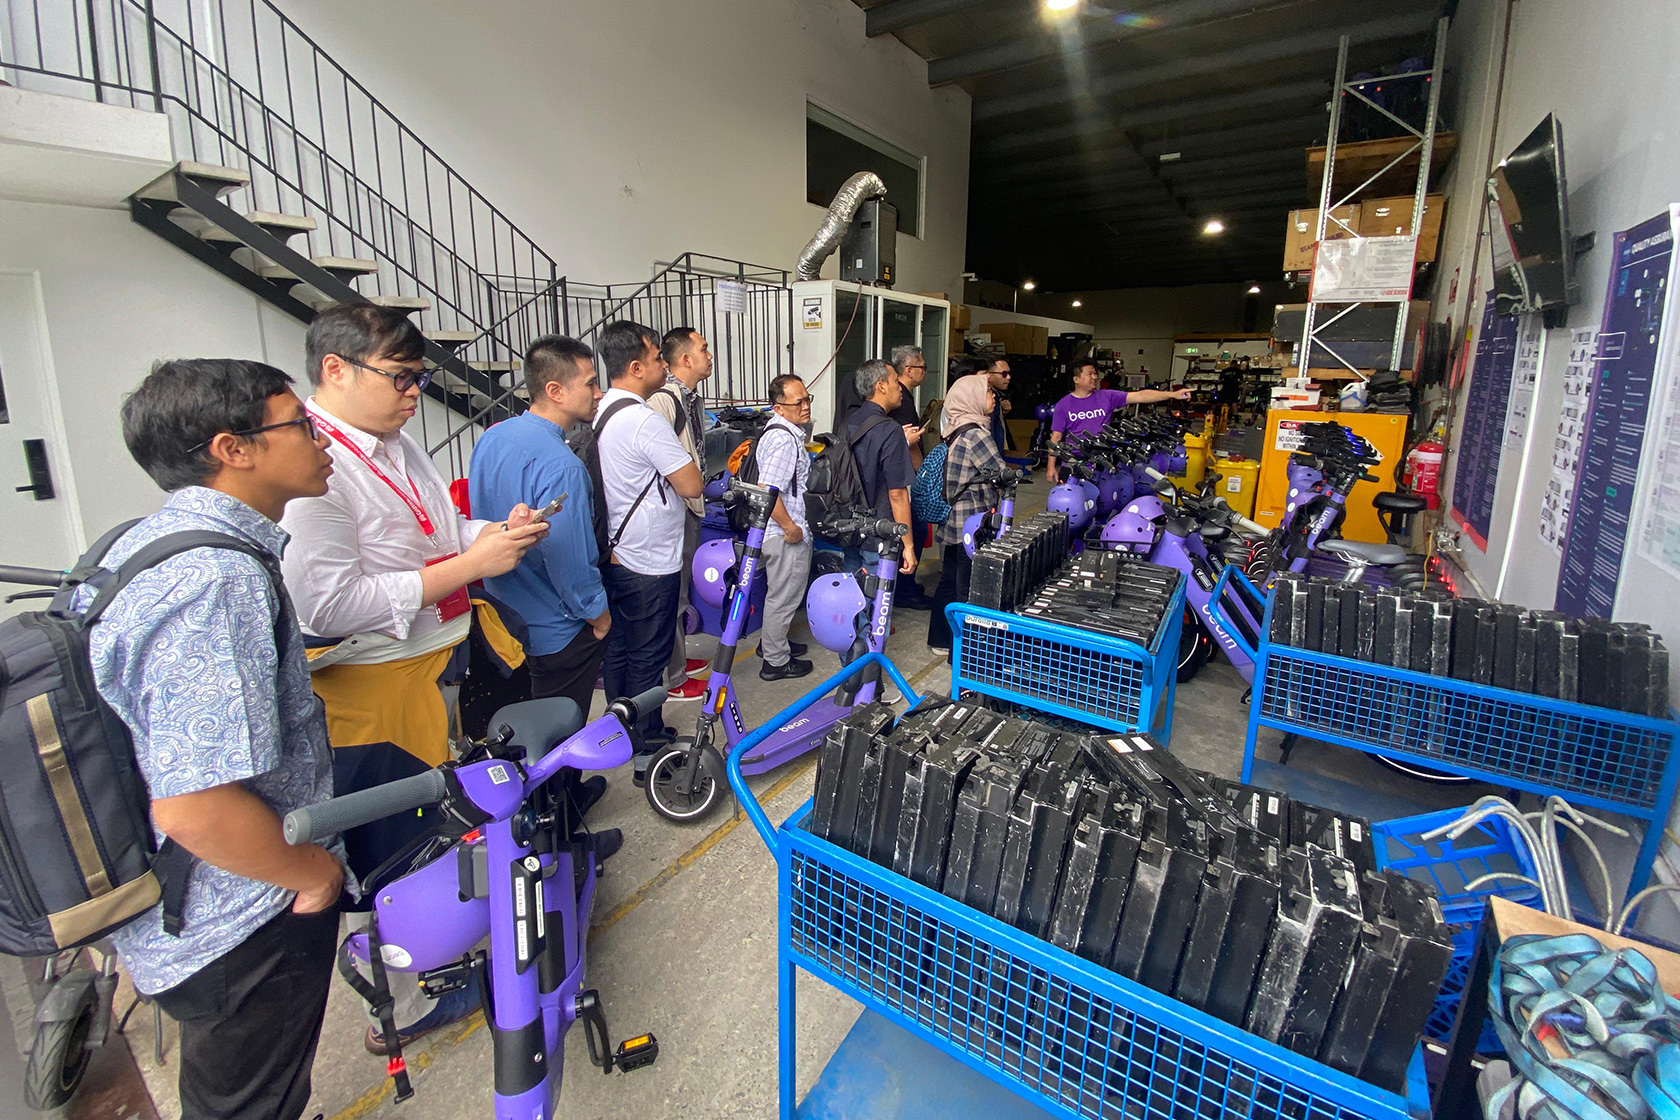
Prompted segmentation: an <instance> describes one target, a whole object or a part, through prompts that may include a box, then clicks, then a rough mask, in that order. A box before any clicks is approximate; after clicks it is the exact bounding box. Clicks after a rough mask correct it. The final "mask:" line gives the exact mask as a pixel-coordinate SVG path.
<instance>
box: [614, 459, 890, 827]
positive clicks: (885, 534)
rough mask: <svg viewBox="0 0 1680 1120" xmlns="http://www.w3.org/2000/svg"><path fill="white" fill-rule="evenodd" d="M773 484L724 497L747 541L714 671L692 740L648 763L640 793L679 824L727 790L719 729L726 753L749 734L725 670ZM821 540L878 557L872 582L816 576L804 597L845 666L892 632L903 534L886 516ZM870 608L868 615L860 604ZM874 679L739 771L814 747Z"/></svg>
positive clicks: (819, 709) (846, 524)
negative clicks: (738, 514)
mask: <svg viewBox="0 0 1680 1120" xmlns="http://www.w3.org/2000/svg"><path fill="white" fill-rule="evenodd" d="M776 493H777V491H776V488H775V487H773V486H757V485H753V484H750V483H744V482H738V481H736V480H733V479H731V480H730V483H729V492H728V493H727V494H725V495H724V501H725V502H727V503H729V504H731V505H734V504H737V503H741V502H745V503H747V508H748V513H749V526H748V529H747V537H746V541H745V545H744V547H743V549H742V551H741V553H740V559H739V560H738V561H737V562H736V565H735V568H734V571H733V574H732V575H730V576H727V577H726V581H727V582H728V583H729V584H730V592H729V600H728V615H727V616H726V619H725V622H724V627H723V635H722V636H721V637H720V638H719V639H718V649H717V653H716V654H715V655H714V656H713V658H712V673H711V676H710V677H709V678H708V679H707V682H706V695H705V697H704V698H703V699H702V701H701V704H700V716H699V719H698V720H697V722H696V724H695V728H694V735H693V737H692V738H683V739H676V740H674V741H673V742H672V743H671V744H670V746H668V747H666V748H664V749H663V750H661V751H660V752H659V753H658V754H656V755H654V757H653V758H652V759H650V760H649V762H648V767H647V772H646V778H645V785H644V789H645V790H646V793H647V799H648V804H649V805H651V806H653V809H654V811H655V812H657V813H658V814H659V815H660V816H662V817H664V818H665V819H667V820H670V821H674V822H676V823H677V824H693V823H694V822H696V821H699V820H701V819H702V818H704V817H705V816H706V814H707V813H709V812H710V811H711V810H712V808H713V806H715V805H716V804H717V801H718V798H719V796H720V795H721V794H722V793H723V791H724V789H726V788H727V787H728V782H729V779H728V776H727V775H726V774H725V771H724V761H723V754H722V753H720V751H719V749H718V746H717V745H715V740H716V737H717V735H718V731H719V728H720V727H721V729H722V734H723V743H722V746H723V748H724V750H725V751H727V750H728V749H730V748H733V747H734V746H735V744H736V743H738V742H740V741H741V740H742V739H744V738H746V736H747V734H748V731H749V728H748V727H747V726H746V723H745V721H744V720H743V719H742V717H741V707H740V704H739V703H738V702H737V699H736V695H735V684H734V681H733V678H732V675H731V674H732V672H733V669H734V666H735V647H736V645H737V643H739V642H740V640H741V635H742V633H743V632H744V631H745V629H746V623H747V612H748V608H749V593H750V589H751V587H752V583H753V577H754V576H755V575H756V574H757V572H758V566H759V561H760V559H761V558H762V557H763V553H764V532H765V529H766V528H768V527H769V524H770V511H771V509H772V508H774V506H775V504H776ZM815 531H816V532H817V533H819V534H820V535H822V536H824V537H827V538H830V539H835V540H844V541H847V542H849V543H858V544H861V546H862V547H864V548H873V549H874V550H875V551H877V552H878V553H879V556H880V559H879V561H878V562H877V563H876V566H875V571H874V573H873V574H872V575H870V576H868V577H867V578H866V580H865V583H866V584H872V585H873V586H871V587H868V588H860V587H859V586H858V580H857V578H856V577H855V576H853V575H852V574H851V573H850V572H842V573H839V574H837V575H826V576H818V577H817V579H816V580H815V581H813V582H812V584H811V588H810V590H809V591H808V592H807V593H806V597H805V616H806V620H807V622H809V623H810V626H811V634H812V636H813V637H815V638H816V639H817V641H818V642H819V643H821V644H822V645H823V646H824V647H825V648H827V649H830V650H833V651H834V652H835V653H838V654H840V660H841V662H842V663H843V664H850V663H851V662H852V661H854V660H856V659H857V658H859V657H862V656H863V655H864V654H865V653H869V652H875V653H880V652H882V651H883V650H885V649H886V647H887V635H888V634H889V633H890V631H891V627H892V604H893V588H894V586H895V585H896V584H897V582H898V566H899V561H900V558H901V557H902V556H903V555H904V544H903V541H902V540H901V539H900V538H901V537H902V536H903V535H904V534H905V533H908V532H909V531H910V530H909V528H908V527H907V526H905V525H902V524H899V523H898V522H896V521H893V520H892V519H890V518H886V519H882V518H876V517H873V516H868V517H841V518H836V519H834V520H832V521H829V522H827V523H825V524H824V525H822V526H820V527H816V528H815ZM866 607H867V608H868V609H867V611H866V610H865V608H866ZM879 678H880V674H879V673H878V672H877V671H875V670H871V671H870V672H868V673H865V674H863V675H862V677H861V678H860V679H858V680H855V681H853V682H851V683H850V684H849V685H848V686H847V687H846V688H844V689H841V690H839V691H837V692H836V693H835V694H834V695H832V696H830V697H827V698H825V699H824V700H822V701H821V702H819V703H817V704H814V705H812V706H811V708H810V709H808V710H807V711H806V712H804V713H803V714H802V715H800V716H799V718H797V719H795V720H792V721H790V722H789V723H788V724H787V725H786V726H784V727H779V728H777V729H776V731H775V733H774V734H772V735H770V737H769V738H767V739H765V740H764V741H763V742H762V743H761V744H760V745H759V746H758V748H757V749H756V750H754V751H753V753H752V754H751V755H749V756H747V757H746V758H744V759H742V760H741V772H742V773H743V774H747V775H749V776H751V775H754V774H762V773H764V772H766V771H768V770H774V769H775V768H776V767H778V766H780V765H782V764H783V763H784V762H789V761H792V760H793V759H795V758H798V757H799V756H800V755H803V754H805V753H806V752H808V751H813V750H815V749H816V748H817V747H819V746H820V745H822V741H823V740H824V739H825V738H826V737H827V736H828V729H829V728H831V727H833V726H834V725H835V724H836V723H838V722H839V721H840V720H842V719H844V718H845V717H846V716H847V715H849V714H850V713H851V710H852V707H853V706H854V705H855V704H866V703H868V702H869V701H871V700H873V699H874V698H875V693H876V690H877V688H878V686H879Z"/></svg>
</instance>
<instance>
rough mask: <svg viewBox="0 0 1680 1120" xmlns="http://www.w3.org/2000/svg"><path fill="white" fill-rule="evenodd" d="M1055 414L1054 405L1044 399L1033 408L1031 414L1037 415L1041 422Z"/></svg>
mask: <svg viewBox="0 0 1680 1120" xmlns="http://www.w3.org/2000/svg"><path fill="white" fill-rule="evenodd" d="M1055 414H1056V406H1055V405H1053V404H1051V403H1049V402H1048V401H1046V402H1045V403H1044V404H1041V405H1039V406H1038V407H1037V408H1035V409H1033V415H1034V416H1036V417H1038V419H1039V421H1040V422H1043V421H1045V420H1048V419H1050V417H1052V416H1054V415H1055Z"/></svg>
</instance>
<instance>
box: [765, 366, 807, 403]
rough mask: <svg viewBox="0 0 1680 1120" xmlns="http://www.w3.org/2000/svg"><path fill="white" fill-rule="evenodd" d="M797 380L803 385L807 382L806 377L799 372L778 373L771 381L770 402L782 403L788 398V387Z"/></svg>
mask: <svg viewBox="0 0 1680 1120" xmlns="http://www.w3.org/2000/svg"><path fill="white" fill-rule="evenodd" d="M795 381H797V382H799V383H800V384H801V385H803V384H804V383H805V379H804V378H803V377H800V376H799V375H798V374H797V373H782V374H777V375H776V377H775V378H773V379H772V380H771V382H770V403H771V404H781V403H782V402H783V401H785V400H787V387H788V386H789V385H791V384H793V383H794V382H795Z"/></svg>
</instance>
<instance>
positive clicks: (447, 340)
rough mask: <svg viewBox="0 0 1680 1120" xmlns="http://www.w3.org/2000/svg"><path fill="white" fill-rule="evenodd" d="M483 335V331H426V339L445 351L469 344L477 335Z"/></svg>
mask: <svg viewBox="0 0 1680 1120" xmlns="http://www.w3.org/2000/svg"><path fill="white" fill-rule="evenodd" d="M483 333H484V332H483V331H443V330H438V331H427V332H426V337H427V338H429V339H431V340H432V341H433V342H435V343H437V344H438V345H439V346H441V347H443V348H444V349H445V350H453V349H455V348H456V347H458V346H464V345H466V344H467V343H469V342H471V341H472V340H473V339H475V338H477V337H478V336H479V335H481V334H483Z"/></svg>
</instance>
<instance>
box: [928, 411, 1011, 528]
mask: <svg viewBox="0 0 1680 1120" xmlns="http://www.w3.org/2000/svg"><path fill="white" fill-rule="evenodd" d="M1003 467H1004V462H1003V456H1002V455H1000V454H999V453H998V448H997V443H996V442H994V441H993V439H992V434H991V433H990V432H988V431H987V430H986V429H984V428H972V429H970V430H969V431H966V432H964V433H963V434H962V435H960V436H958V437H957V438H956V439H955V440H954V441H953V442H952V443H951V445H950V447H949V448H948V449H947V450H946V452H945V483H946V493H948V494H956V493H957V490H958V488H959V487H961V486H962V485H963V483H965V482H967V481H969V480H970V479H972V478H975V477H977V476H979V475H982V474H984V473H986V472H987V471H1000V470H1002V469H1003ZM1001 497H1002V494H1001V493H1000V492H999V491H998V488H997V487H996V486H970V487H969V488H968V489H967V490H964V491H963V492H962V493H961V494H957V500H956V501H954V502H952V503H951V516H950V517H948V518H946V519H945V527H944V528H943V529H941V530H940V531H939V540H940V543H941V544H955V545H960V544H962V527H963V522H964V521H966V520H968V518H970V517H972V516H973V515H974V514H976V513H984V512H985V511H986V510H989V509H991V508H992V507H993V506H995V505H996V504H997V503H998V499H999V498H1001Z"/></svg>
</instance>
